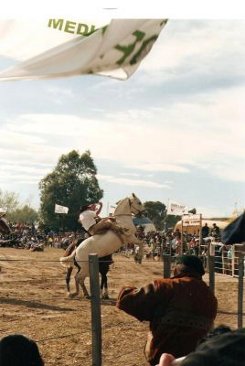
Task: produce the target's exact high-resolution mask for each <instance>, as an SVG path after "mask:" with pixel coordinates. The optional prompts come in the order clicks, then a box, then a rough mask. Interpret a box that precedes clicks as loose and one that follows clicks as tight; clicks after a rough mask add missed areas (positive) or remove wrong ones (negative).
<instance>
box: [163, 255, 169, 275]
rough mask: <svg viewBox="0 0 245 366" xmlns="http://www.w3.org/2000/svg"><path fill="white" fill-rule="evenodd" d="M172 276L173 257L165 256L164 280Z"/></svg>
mask: <svg viewBox="0 0 245 366" xmlns="http://www.w3.org/2000/svg"><path fill="white" fill-rule="evenodd" d="M170 276H171V255H169V254H163V278H169V277H170Z"/></svg>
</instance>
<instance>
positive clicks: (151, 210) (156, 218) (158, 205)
mask: <svg viewBox="0 0 245 366" xmlns="http://www.w3.org/2000/svg"><path fill="white" fill-rule="evenodd" d="M144 207H145V211H146V214H147V216H148V217H149V219H150V220H151V221H152V222H153V224H154V225H155V227H156V229H157V230H163V228H164V218H165V215H166V214H165V212H166V206H165V205H164V203H162V202H160V201H155V202H154V201H146V202H145V203H144Z"/></svg>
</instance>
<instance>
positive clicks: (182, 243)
mask: <svg viewBox="0 0 245 366" xmlns="http://www.w3.org/2000/svg"><path fill="white" fill-rule="evenodd" d="M183 246H184V240H183V218H181V248H180V254H181V255H183Z"/></svg>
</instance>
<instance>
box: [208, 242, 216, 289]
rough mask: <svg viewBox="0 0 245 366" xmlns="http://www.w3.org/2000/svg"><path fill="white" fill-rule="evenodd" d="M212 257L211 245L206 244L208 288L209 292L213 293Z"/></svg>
mask: <svg viewBox="0 0 245 366" xmlns="http://www.w3.org/2000/svg"><path fill="white" fill-rule="evenodd" d="M214 259H215V257H214V255H213V251H212V244H211V243H209V244H208V272H209V287H210V290H212V291H213V293H214V291H215V275H214Z"/></svg>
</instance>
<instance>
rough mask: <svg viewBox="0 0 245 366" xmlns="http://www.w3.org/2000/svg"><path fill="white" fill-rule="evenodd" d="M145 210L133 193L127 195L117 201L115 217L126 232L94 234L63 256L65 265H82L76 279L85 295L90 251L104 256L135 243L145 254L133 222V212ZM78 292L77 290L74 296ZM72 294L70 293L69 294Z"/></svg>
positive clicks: (86, 292) (62, 260)
mask: <svg viewBox="0 0 245 366" xmlns="http://www.w3.org/2000/svg"><path fill="white" fill-rule="evenodd" d="M143 210H144V207H143V204H142V203H141V201H140V200H139V199H138V198H137V197H136V195H135V194H134V193H133V194H132V196H131V197H126V198H124V199H122V200H121V201H119V202H118V203H117V207H116V209H115V211H114V217H115V219H116V223H117V224H118V225H120V226H121V227H122V228H125V229H126V230H125V233H124V234H120V237H122V239H123V243H122V240H121V238H120V237H119V236H118V235H117V234H116V233H115V232H114V231H112V230H108V231H106V232H105V233H103V234H96V235H93V236H91V237H89V238H87V239H86V240H84V241H83V242H82V243H81V244H80V245H79V246H78V247H77V248H76V249H75V250H74V251H73V252H72V254H71V255H70V256H67V257H61V258H60V262H61V264H62V265H63V266H65V267H69V266H70V265H71V263H73V262H74V259H75V261H76V262H77V263H78V264H79V266H80V267H81V269H80V271H79V272H78V273H77V274H76V276H75V279H76V281H77V283H79V284H80V285H81V287H82V290H83V293H84V296H85V297H89V294H88V291H87V288H86V286H85V283H84V281H85V279H86V277H88V276H89V263H88V256H89V254H90V253H96V254H97V255H98V257H104V256H107V255H109V254H112V253H114V252H116V251H117V250H118V249H119V248H120V247H121V246H122V245H123V244H130V243H132V244H135V245H139V246H140V248H141V253H142V255H143V242H141V241H139V239H137V238H136V236H135V232H136V228H135V225H134V223H133V217H132V215H133V214H138V213H140V212H142V211H143ZM77 294H78V286H77V292H76V293H75V294H73V296H75V295H77ZM68 295H70V294H68Z"/></svg>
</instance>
